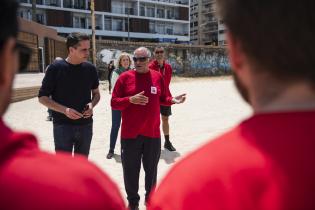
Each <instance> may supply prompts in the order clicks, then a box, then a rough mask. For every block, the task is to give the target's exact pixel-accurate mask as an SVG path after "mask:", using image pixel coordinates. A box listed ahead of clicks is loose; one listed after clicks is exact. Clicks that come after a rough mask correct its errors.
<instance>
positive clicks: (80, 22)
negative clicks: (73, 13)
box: [73, 17, 86, 28]
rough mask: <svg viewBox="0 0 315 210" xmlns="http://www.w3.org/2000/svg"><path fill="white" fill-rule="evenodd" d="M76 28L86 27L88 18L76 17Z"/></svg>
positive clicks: (74, 25)
mask: <svg viewBox="0 0 315 210" xmlns="http://www.w3.org/2000/svg"><path fill="white" fill-rule="evenodd" d="M73 27H74V28H86V19H85V17H74V23H73Z"/></svg>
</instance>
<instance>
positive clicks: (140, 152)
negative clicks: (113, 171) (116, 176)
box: [121, 136, 161, 205]
mask: <svg viewBox="0 0 315 210" xmlns="http://www.w3.org/2000/svg"><path fill="white" fill-rule="evenodd" d="M160 155H161V138H154V139H153V138H148V137H144V136H138V137H137V138H136V139H122V140H121V160H122V166H123V173H124V182H125V189H126V192H127V199H128V202H129V204H131V205H137V204H138V203H139V200H140V196H139V194H138V190H139V174H140V169H141V159H142V164H143V169H144V171H145V190H146V194H145V200H146V201H147V199H148V198H149V194H150V192H151V190H152V188H153V187H154V186H155V184H156V179H157V167H158V163H159V159H160Z"/></svg>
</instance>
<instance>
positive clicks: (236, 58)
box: [226, 31, 245, 72]
mask: <svg viewBox="0 0 315 210" xmlns="http://www.w3.org/2000/svg"><path fill="white" fill-rule="evenodd" d="M226 38H227V48H228V56H229V60H230V64H231V68H232V70H233V71H234V72H238V71H241V70H242V68H243V66H244V61H245V59H244V58H245V57H244V53H243V50H242V48H241V45H240V43H239V41H238V39H236V38H234V37H233V35H232V34H231V33H230V32H229V31H227V33H226Z"/></svg>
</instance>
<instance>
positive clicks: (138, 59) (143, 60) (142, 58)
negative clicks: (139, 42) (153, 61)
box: [132, 57, 148, 62]
mask: <svg viewBox="0 0 315 210" xmlns="http://www.w3.org/2000/svg"><path fill="white" fill-rule="evenodd" d="M147 59H148V57H138V58H136V57H133V58H132V60H133V61H134V62H137V61H139V62H145V61H146V60H147Z"/></svg>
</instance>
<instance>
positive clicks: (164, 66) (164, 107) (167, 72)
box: [149, 46, 176, 151]
mask: <svg viewBox="0 0 315 210" xmlns="http://www.w3.org/2000/svg"><path fill="white" fill-rule="evenodd" d="M154 57H155V59H153V60H152V61H151V63H150V64H149V68H150V69H153V70H156V71H158V72H160V73H161V74H162V76H163V79H164V82H165V87H166V94H167V96H170V97H172V94H171V91H170V83H171V79H172V72H173V70H172V67H171V65H170V64H168V63H167V62H166V61H165V55H164V48H163V47H162V46H158V47H156V48H155V49H154ZM160 112H161V119H162V129H163V133H164V138H165V142H164V148H165V149H167V150H169V151H176V149H175V147H174V146H173V145H172V143H171V141H170V126H169V123H168V118H169V116H171V115H172V109H171V106H169V105H168V104H165V103H161V107H160Z"/></svg>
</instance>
